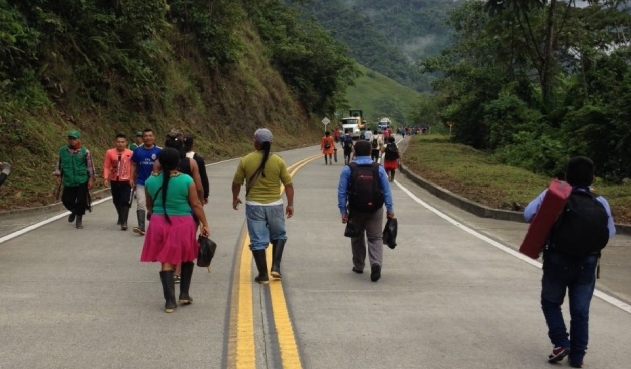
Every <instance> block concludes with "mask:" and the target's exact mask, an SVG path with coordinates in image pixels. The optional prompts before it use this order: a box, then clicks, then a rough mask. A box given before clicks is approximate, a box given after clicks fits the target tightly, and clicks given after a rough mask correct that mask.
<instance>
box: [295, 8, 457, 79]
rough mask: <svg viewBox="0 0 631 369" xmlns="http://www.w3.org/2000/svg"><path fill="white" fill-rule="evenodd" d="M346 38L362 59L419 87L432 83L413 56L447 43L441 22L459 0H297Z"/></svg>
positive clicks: (428, 53) (340, 37) (308, 13)
mask: <svg viewBox="0 0 631 369" xmlns="http://www.w3.org/2000/svg"><path fill="white" fill-rule="evenodd" d="M296 3H298V5H296V6H298V7H300V8H302V9H304V10H305V14H306V16H311V17H313V18H315V19H316V20H317V21H318V22H319V23H320V24H322V25H323V26H324V27H326V28H327V29H329V30H331V32H332V35H333V37H334V38H335V39H337V40H339V41H342V42H344V43H345V44H346V45H347V46H348V48H349V49H350V51H351V56H352V57H353V58H355V59H356V60H357V61H358V62H359V63H361V64H363V65H365V66H367V67H369V68H371V69H373V70H375V71H378V72H380V73H382V74H384V75H386V76H388V77H390V78H392V79H394V80H395V81H398V82H399V83H402V84H404V85H406V86H409V87H412V88H414V89H416V90H419V91H427V90H429V89H430V85H429V82H430V81H431V79H432V78H431V76H427V75H425V76H424V75H422V74H421V73H419V72H418V69H417V68H416V67H415V66H414V62H415V61H416V60H418V59H420V58H422V57H427V56H431V55H435V54H436V53H438V52H439V51H440V50H441V49H443V48H444V47H446V46H447V44H448V40H449V33H448V28H447V27H446V26H445V25H444V24H443V22H444V21H445V19H446V18H447V13H448V12H449V10H450V9H452V8H453V7H454V4H457V3H456V2H452V1H444V0H308V1H304V2H303V1H297V2H296Z"/></svg>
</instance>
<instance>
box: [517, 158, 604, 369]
mask: <svg viewBox="0 0 631 369" xmlns="http://www.w3.org/2000/svg"><path fill="white" fill-rule="evenodd" d="M565 180H566V181H567V182H568V183H569V184H570V185H571V186H572V193H571V195H570V197H569V199H568V200H567V202H566V205H565V210H564V211H563V213H562V214H561V215H560V216H559V218H558V220H557V222H556V223H555V225H554V228H553V231H552V233H551V234H550V237H549V238H548V239H549V243H548V245H547V246H546V247H545V248H544V252H543V268H542V269H543V277H542V279H541V309H542V310H543V315H544V317H545V320H546V324H547V326H548V337H549V338H550V341H551V342H552V345H553V349H552V353H551V354H550V355H549V356H548V361H549V362H551V363H553V362H557V361H561V360H563V358H564V357H565V356H569V357H568V359H569V363H570V366H571V367H573V368H582V367H583V358H584V357H585V351H586V350H587V343H588V338H589V306H590V303H591V300H592V296H593V294H594V288H595V285H596V268H597V266H598V260H599V259H600V256H601V250H602V248H604V247H605V246H606V245H607V241H608V240H609V238H611V237H613V235H614V234H615V233H616V228H615V226H614V221H613V217H612V216H611V209H610V207H609V203H607V200H605V198H604V197H602V196H598V195H595V194H593V193H592V192H591V189H590V186H591V185H592V182H593V180H594V163H593V162H592V160H591V159H589V158H587V157H584V156H577V157H573V158H571V159H570V160H569V162H568V164H567V168H566V172H565ZM546 193H547V190H545V191H543V192H542V193H541V194H540V195H539V196H538V197H537V198H535V199H534V200H533V201H532V202H530V203H529V204H528V206H526V208H525V209H524V218H525V219H526V221H527V222H530V221H532V219H533V218H534V217H535V215H536V213H537V211H538V210H539V207H540V206H541V203H542V202H543V198H544V197H545V195H546ZM566 293H567V294H568V298H569V301H570V302H569V304H570V309H569V310H570V316H571V319H570V332H569V334H568V331H567V328H566V325H565V321H564V319H563V313H562V311H561V305H562V304H563V300H564V299H565V295H566Z"/></svg>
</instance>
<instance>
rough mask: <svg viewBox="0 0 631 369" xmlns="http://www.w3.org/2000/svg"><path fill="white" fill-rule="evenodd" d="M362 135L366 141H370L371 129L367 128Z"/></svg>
mask: <svg viewBox="0 0 631 369" xmlns="http://www.w3.org/2000/svg"><path fill="white" fill-rule="evenodd" d="M364 137H365V138H366V141H368V142H370V139H372V131H370V130H369V129H367V130H366V133H364Z"/></svg>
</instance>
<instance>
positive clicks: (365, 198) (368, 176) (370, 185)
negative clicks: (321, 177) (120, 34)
mask: <svg viewBox="0 0 631 369" xmlns="http://www.w3.org/2000/svg"><path fill="white" fill-rule="evenodd" d="M348 166H349V167H350V168H351V177H350V181H349V186H348V191H347V195H348V208H349V209H350V210H351V211H359V212H363V213H372V212H374V211H377V210H379V209H381V207H382V206H383V202H384V200H383V192H382V191H381V186H380V185H379V164H378V163H371V164H362V165H358V164H357V163H350V164H348Z"/></svg>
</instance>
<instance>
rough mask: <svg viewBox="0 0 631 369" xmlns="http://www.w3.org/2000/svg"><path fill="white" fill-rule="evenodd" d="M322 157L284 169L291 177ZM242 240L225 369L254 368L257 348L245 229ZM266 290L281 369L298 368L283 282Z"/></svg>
mask: <svg viewBox="0 0 631 369" xmlns="http://www.w3.org/2000/svg"><path fill="white" fill-rule="evenodd" d="M321 156H322V154H318V155H313V156H310V157H308V158H305V159H302V160H300V161H298V162H297V163H295V164H293V165H291V166H289V167H288V168H287V170H288V171H289V172H290V173H289V174H290V175H291V176H292V177H293V176H294V175H295V174H296V172H297V171H298V170H299V169H300V168H302V167H303V166H305V165H307V164H308V163H310V162H311V161H313V160H315V159H317V158H320V157H321ZM283 191H284V187H281V194H282V192H283ZM241 239H242V240H243V242H242V244H241V245H240V248H239V250H238V254H239V255H238V256H237V259H238V260H236V262H235V266H237V268H236V269H235V271H234V276H233V287H232V296H231V303H230V306H231V308H230V320H229V324H230V327H229V338H228V361H227V363H228V368H231V369H232V368H234V369H256V345H255V343H254V316H253V309H252V285H253V283H254V282H253V277H252V258H251V257H250V255H249V253H248V250H249V245H250V237H249V236H248V234H247V228H246V227H245V226H244V228H243V230H242V233H241ZM268 249H269V248H268ZM267 258H268V260H271V252H268V253H267ZM268 264H271V263H268ZM269 289H270V298H271V301H272V313H273V316H274V325H275V327H276V333H277V335H278V345H279V350H280V358H281V361H282V368H283V369H301V368H302V364H301V363H300V355H299V353H298V345H297V344H296V337H295V335H294V330H293V326H292V324H291V319H290V318H289V311H288V310H287V302H286V300H285V293H284V290H283V285H282V282H281V281H274V280H271V281H270V284H269Z"/></svg>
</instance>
